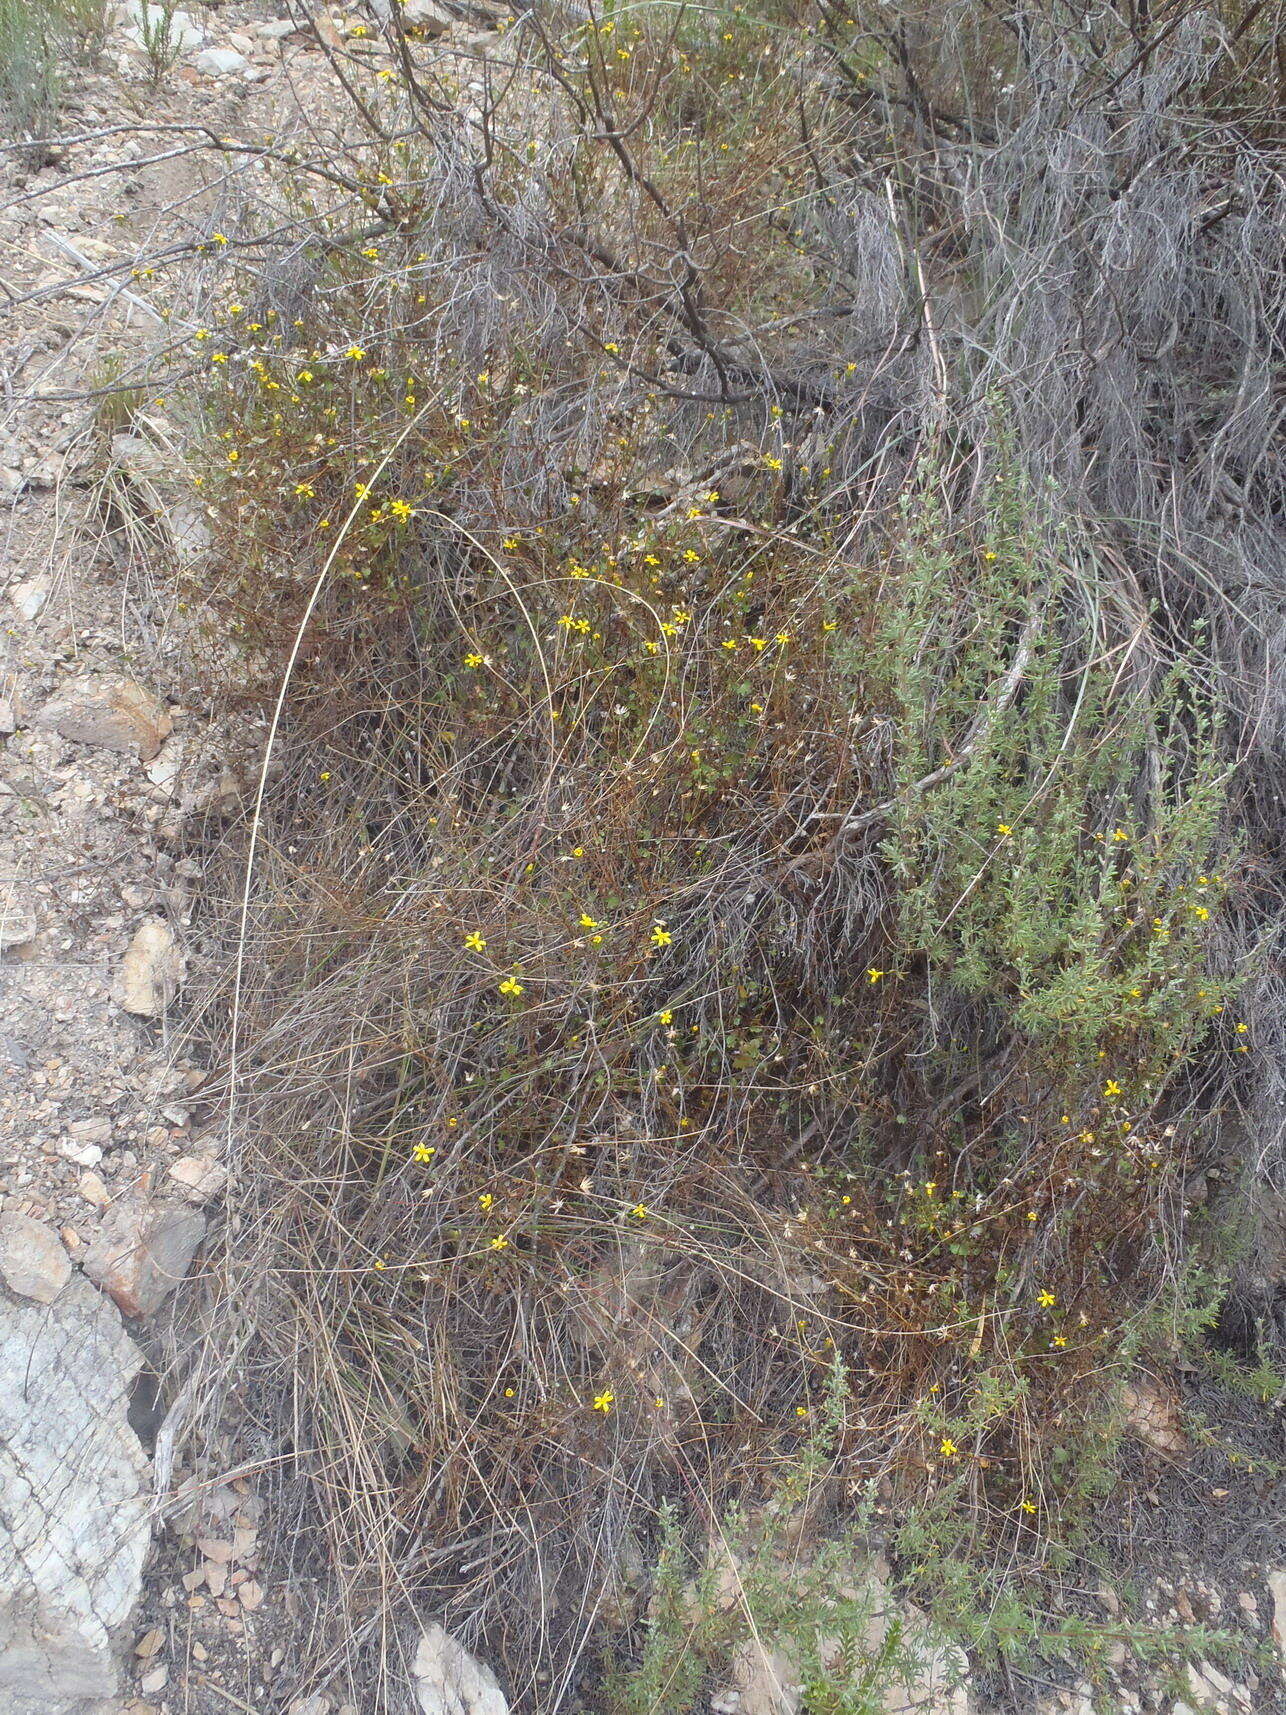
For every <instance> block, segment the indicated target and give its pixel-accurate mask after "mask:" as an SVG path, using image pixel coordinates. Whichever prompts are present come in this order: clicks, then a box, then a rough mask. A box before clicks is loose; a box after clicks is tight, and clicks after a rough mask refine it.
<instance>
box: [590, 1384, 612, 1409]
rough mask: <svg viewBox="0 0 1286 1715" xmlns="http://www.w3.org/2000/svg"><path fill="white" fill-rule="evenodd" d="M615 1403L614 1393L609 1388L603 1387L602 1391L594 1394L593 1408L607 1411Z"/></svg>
mask: <svg viewBox="0 0 1286 1715" xmlns="http://www.w3.org/2000/svg"><path fill="white" fill-rule="evenodd" d="M615 1404H616V1395H615V1394H614V1393H613V1392H612V1390H611V1388H610V1387H608V1388H604V1389H603V1391H602V1393H596V1394H595V1395H594V1410H595V1411H602V1412H608V1411H610V1410H611V1409H612V1407H613V1406H614V1405H615Z"/></svg>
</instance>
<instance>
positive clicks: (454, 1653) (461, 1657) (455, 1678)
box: [411, 1624, 509, 1715]
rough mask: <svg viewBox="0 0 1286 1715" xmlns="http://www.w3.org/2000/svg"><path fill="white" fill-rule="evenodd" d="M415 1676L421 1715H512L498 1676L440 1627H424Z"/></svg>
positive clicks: (416, 1695) (413, 1668)
mask: <svg viewBox="0 0 1286 1715" xmlns="http://www.w3.org/2000/svg"><path fill="white" fill-rule="evenodd" d="M411 1676H412V1679H413V1682H414V1689H415V1699H416V1703H417V1704H418V1706H419V1708H420V1710H421V1715H509V1703H508V1700H507V1699H506V1697H505V1694H504V1692H503V1691H501V1689H500V1686H499V1683H498V1681H497V1679H496V1676H495V1674H494V1673H492V1671H491V1669H490V1668H489V1667H488V1666H487V1665H486V1663H485V1662H481V1661H478V1660H477V1659H476V1657H474V1656H471V1655H470V1654H469V1652H468V1650H467V1649H465V1648H464V1646H463V1644H459V1643H457V1642H456V1640H455V1639H454V1638H453V1637H452V1636H451V1635H450V1633H448V1632H445V1631H443V1629H442V1627H441V1626H439V1625H436V1624H431V1625H427V1626H425V1627H424V1630H423V1632H422V1634H421V1637H420V1641H419V1644H418V1646H417V1648H416V1651H415V1660H414V1662H413V1663H412V1664H411Z"/></svg>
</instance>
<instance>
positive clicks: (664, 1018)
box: [656, 1006, 674, 1024]
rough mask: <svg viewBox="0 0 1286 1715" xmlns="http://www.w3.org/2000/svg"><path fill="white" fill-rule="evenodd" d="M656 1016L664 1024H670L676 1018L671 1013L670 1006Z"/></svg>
mask: <svg viewBox="0 0 1286 1715" xmlns="http://www.w3.org/2000/svg"><path fill="white" fill-rule="evenodd" d="M656 1016H657V1017H658V1018H659V1019H660V1020H661V1023H662V1024H669V1023H671V1022H672V1021H673V1018H674V1014H673V1013H672V1012H671V1011H670V1009H669V1007H668V1006H667V1007H666V1008H665V1009H664V1011H662V1012H658V1013H657V1015H656Z"/></svg>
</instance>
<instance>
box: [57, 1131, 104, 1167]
mask: <svg viewBox="0 0 1286 1715" xmlns="http://www.w3.org/2000/svg"><path fill="white" fill-rule="evenodd" d="M57 1148H58V1153H59V1155H61V1156H62V1158H63V1160H64V1161H70V1162H73V1163H74V1164H75V1165H76V1166H77V1167H85V1168H92V1167H97V1166H98V1164H99V1162H100V1161H101V1160H102V1159H103V1151H102V1148H101V1147H100V1145H98V1144H96V1143H80V1142H78V1141H77V1139H76V1138H74V1137H60V1138H59V1139H58V1144H57Z"/></svg>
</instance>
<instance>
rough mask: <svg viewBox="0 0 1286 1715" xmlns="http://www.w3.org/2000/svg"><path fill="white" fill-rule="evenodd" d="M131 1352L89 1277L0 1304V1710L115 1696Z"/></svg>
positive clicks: (140, 1544) (135, 1488) (131, 1597)
mask: <svg viewBox="0 0 1286 1715" xmlns="http://www.w3.org/2000/svg"><path fill="white" fill-rule="evenodd" d="M141 1362H142V1358H141V1355H140V1353H139V1351H138V1349H137V1348H136V1347H135V1345H134V1344H133V1342H132V1341H131V1340H130V1339H129V1338H128V1336H127V1335H126V1333H125V1330H124V1328H123V1327H122V1325H121V1319H120V1316H119V1314H118V1313H117V1311H116V1310H115V1309H114V1308H113V1306H112V1305H111V1304H110V1303H108V1301H107V1300H106V1299H105V1298H103V1297H101V1296H100V1295H99V1294H98V1293H97V1292H95V1291H94V1289H93V1287H92V1286H90V1285H89V1284H88V1282H87V1281H84V1280H80V1279H76V1280H73V1281H71V1282H69V1284H68V1286H67V1288H66V1289H65V1291H63V1292H62V1293H61V1294H60V1295H59V1297H58V1299H57V1300H56V1302H55V1303H54V1304H52V1305H49V1306H44V1305H35V1304H18V1303H14V1302H12V1301H9V1300H2V1301H0V1506H2V1508H3V1514H4V1529H3V1530H2V1531H0V1712H2V1715H37V1712H39V1715H85V1711H86V1702H85V1701H84V1700H87V1699H94V1700H98V1699H103V1698H110V1697H113V1696H114V1695H115V1694H116V1692H117V1689H118V1685H117V1670H116V1659H115V1657H116V1650H115V1645H116V1643H117V1642H118V1639H119V1635H120V1633H121V1631H122V1629H123V1628H124V1627H125V1626H126V1624H127V1623H128V1621H129V1619H130V1615H131V1613H132V1612H133V1609H134V1605H135V1602H136V1601H137V1599H138V1594H139V1588H140V1583H141V1574H142V1567H143V1557H144V1555H145V1553H146V1551H147V1543H148V1498H147V1495H146V1493H145V1480H146V1474H147V1461H146V1459H145V1458H144V1455H143V1450H142V1448H141V1447H140V1446H139V1442H138V1437H137V1436H136V1435H135V1434H134V1431H133V1430H132V1429H131V1428H130V1426H129V1423H128V1420H127V1417H126V1412H127V1408H128V1405H129V1392H130V1384H131V1382H132V1381H133V1379H134V1376H135V1375H136V1374H137V1372H138V1369H139V1366H140V1364H141ZM92 1707H94V1708H97V1702H95V1703H94V1704H93V1705H92Z"/></svg>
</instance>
